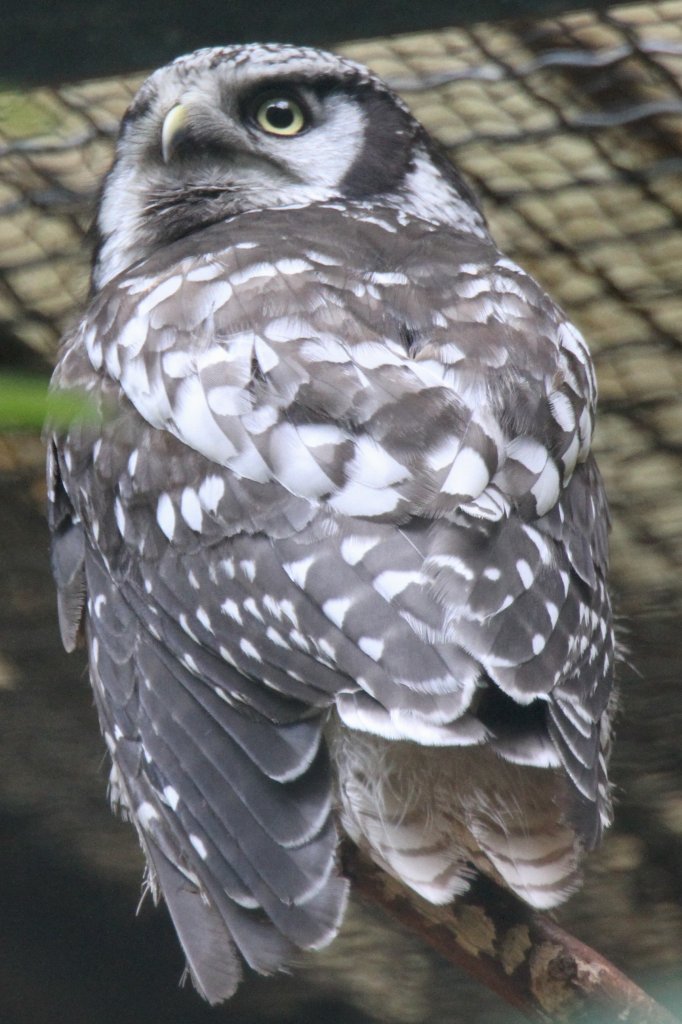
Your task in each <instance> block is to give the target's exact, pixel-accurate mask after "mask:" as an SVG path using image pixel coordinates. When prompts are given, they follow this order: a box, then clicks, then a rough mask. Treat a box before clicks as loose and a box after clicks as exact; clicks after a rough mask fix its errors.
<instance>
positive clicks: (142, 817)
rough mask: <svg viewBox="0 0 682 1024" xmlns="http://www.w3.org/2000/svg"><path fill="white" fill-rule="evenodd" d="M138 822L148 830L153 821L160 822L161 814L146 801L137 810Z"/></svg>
mask: <svg viewBox="0 0 682 1024" xmlns="http://www.w3.org/2000/svg"><path fill="white" fill-rule="evenodd" d="M137 820H138V821H139V823H140V825H141V826H142V828H144V829H148V828H149V825H150V823H151V822H152V821H158V820H159V812H158V811H157V810H156V808H155V807H154V805H153V804H150V803H149V801H148V800H144V801H143V802H142V803H141V804H140V806H139V807H138V808H137Z"/></svg>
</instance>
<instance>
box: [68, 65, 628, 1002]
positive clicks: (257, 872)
mask: <svg viewBox="0 0 682 1024" xmlns="http://www.w3.org/2000/svg"><path fill="white" fill-rule="evenodd" d="M97 236H98V242H97V246H96V251H95V255H94V264H93V270H92V291H91V297H90V302H89V305H88V308H87V310H86V311H85V313H84V315H83V317H82V319H81V321H80V323H79V324H78V325H77V326H76V327H75V328H74V329H73V330H72V331H71V332H70V333H69V334H68V335H67V336H66V338H65V339H64V341H63V344H62V348H61V354H60V357H59V362H58V365H57V368H56V371H55V374H54V378H53V384H52V387H53V389H54V391H56V392H57V393H69V394H70V393H75V394H78V395H80V396H83V397H84V401H85V405H86V407H87V413H86V414H83V415H78V416H75V417H74V418H73V421H72V422H70V423H67V424H64V423H57V422H55V423H53V424H52V425H51V426H50V427H49V429H48V442H49V455H48V478H49V519H50V526H51V531H52V562H53V568H54V575H55V578H56V582H57V587H58V610H59V621H60V626H61V634H62V638H63V642H64V645H65V647H66V649H67V650H72V649H73V648H74V647H76V646H77V645H78V644H79V643H81V642H82V643H83V644H84V645H85V646H86V648H87V652H88V659H89V667H90V678H91V681H92V686H93V691H94V696H95V702H96V706H97V710H98V714H99V720H100V724H101V729H102V733H103V735H104V740H105V742H106V745H107V747H108V750H109V753H110V755H111V775H110V791H111V798H112V801H113V803H114V804H115V805H117V806H118V807H119V808H120V809H121V811H122V812H123V813H124V814H125V815H126V816H127V817H128V818H129V819H130V820H131V821H132V822H133V824H134V825H135V828H136V829H137V833H138V835H139V839H140V842H141V845H142V848H143V851H144V853H145V856H146V860H147V865H148V876H147V877H148V884H149V887H150V888H151V891H152V893H153V894H154V896H155V898H157V899H158V898H160V897H161V896H162V897H163V898H164V899H165V902H166V903H167V906H168V910H169V911H170V915H171V917H172V920H173V923H174V925H175V928H176V931H177V934H178V937H179V940H180V943H181V944H182V947H183V950H184V953H185V957H186V960H187V964H188V967H189V971H190V973H191V976H192V978H193V980H194V983H195V985H196V987H197V988H198V990H199V991H200V992H201V993H202V994H203V995H204V996H205V997H206V998H207V999H208V1000H209V1001H210V1002H212V1003H214V1002H218V1001H220V1000H222V999H224V998H227V997H228V996H230V995H231V994H232V993H233V992H234V990H235V988H236V986H237V984H238V982H239V980H240V977H241V974H242V970H243V964H244V963H246V964H248V965H249V966H250V967H251V968H253V969H255V970H256V971H259V972H262V973H270V972H273V971H275V970H277V969H278V968H280V967H281V966H283V965H286V964H287V963H289V962H291V960H292V958H294V957H295V956H296V955H297V952H298V951H299V950H300V949H316V948H319V947H322V946H324V945H325V944H326V943H328V942H330V941H331V940H332V939H333V937H334V936H335V934H336V933H337V931H338V929H339V927H340V923H341V920H342V918H343V914H344V908H345V904H346V899H347V882H346V881H345V880H344V878H343V877H342V875H341V871H340V868H339V865H338V854H337V847H338V839H339V832H340V831H341V830H343V832H345V833H346V834H347V835H348V836H349V837H350V838H351V839H352V840H353V841H354V842H355V843H356V844H358V845H359V846H360V847H361V848H362V849H363V850H365V851H366V852H367V853H368V854H369V856H371V857H372V858H373V859H374V861H375V862H376V863H377V864H379V865H380V866H381V867H382V868H384V869H385V870H386V871H387V872H389V873H390V874H391V875H393V876H395V878H397V879H399V880H400V881H401V882H402V883H404V885H405V886H406V887H409V888H410V889H412V890H414V891H415V892H417V893H419V894H420V895H421V896H422V897H424V898H426V899H427V900H429V901H431V902H433V903H446V902H448V901H451V900H453V899H455V898H456V897H457V895H458V894H461V893H462V892H464V891H465V890H466V889H467V887H468V886H469V885H470V882H471V879H472V878H473V877H474V876H475V875H476V873H477V872H482V873H483V874H485V875H488V876H489V877H492V878H493V879H495V880H496V881H497V882H498V883H500V884H502V885H504V886H506V887H508V888H509V889H511V890H512V891H513V892H515V893H516V894H517V895H518V896H520V897H521V898H522V899H524V900H525V901H527V902H528V903H529V904H530V905H531V906H533V907H537V908H550V907H553V906H555V905H557V904H559V903H560V902H561V901H562V900H564V899H565V898H566V897H567V896H568V895H569V894H570V893H571V891H572V890H573V889H574V888H575V887H576V885H577V884H578V881H579V862H580V859H581V855H582V853H583V852H584V851H585V850H587V849H589V848H591V847H593V846H594V845H595V843H596V842H597V841H598V839H599V838H600V835H601V833H602V830H603V829H604V827H605V826H606V825H608V823H609V820H610V814H611V811H610V797H609V784H608V780H607V773H606V762H607V753H608V745H609V726H610V717H611V711H612V706H613V697H612V691H613V686H612V680H613V663H614V640H613V631H612V617H611V610H610V603H609V596H608V592H607V587H606V578H605V577H606V571H607V534H608V512H607V506H606V501H605V497H604V491H603V487H602V483H601V479H600V476H599V473H598V470H597V468H596V465H595V461H594V458H593V456H592V454H591V452H590V447H591V438H592V430H593V422H594V414H595V398H596V389H595V379H594V372H593V367H592V363H591V360H590V356H589V354H588V351H587V348H586V346H585V342H584V341H583V339H582V337H581V335H580V333H579V332H578V331H577V330H576V329H575V327H573V326H572V325H571V324H570V323H569V322H568V321H567V320H566V319H565V317H564V315H563V314H562V312H561V311H560V310H559V309H558V308H557V306H556V305H555V304H554V303H553V302H552V300H551V299H550V298H549V297H548V296H547V295H546V294H545V293H544V292H543V290H542V289H541V288H540V287H539V286H538V285H537V284H536V283H535V281H534V280H533V279H532V278H531V277H529V276H528V274H526V273H524V271H523V270H521V269H520V268H519V267H518V266H516V265H515V264H514V263H513V262H512V261H510V260H509V259H508V258H506V257H505V256H504V255H502V254H501V253H500V252H499V251H498V249H497V248H496V247H495V243H494V242H493V241H492V239H491V237H490V234H489V232H488V228H487V226H486V221H485V219H484V217H483V215H482V213H481V211H480V209H479V206H478V205H477V201H476V199H475V197H474V195H473V194H472V192H471V191H470V189H469V188H468V187H467V185H466V184H465V183H464V181H463V180H462V178H461V177H460V176H459V175H458V173H457V171H456V170H455V169H454V168H453V166H452V165H451V164H450V162H449V161H448V160H447V159H446V158H445V156H444V155H443V153H442V152H441V151H440V150H439V148H438V146H437V145H436V143H435V142H434V141H433V140H432V139H430V138H429V136H428V134H427V132H426V131H425V129H424V128H423V127H422V126H421V125H420V124H419V123H418V122H417V121H416V120H415V119H414V118H413V117H412V116H411V115H410V113H409V111H408V110H407V108H406V107H405V106H404V104H403V103H402V102H401V100H400V99H398V98H397V97H396V96H395V95H393V94H392V93H391V91H390V90H389V89H388V88H387V86H386V85H385V84H384V83H383V82H382V81H381V80H379V79H378V78H376V77H375V76H374V75H373V74H371V73H370V72H369V71H368V70H367V69H366V68H364V67H362V66H361V65H358V64H356V63H354V62H352V61H350V60H346V59H343V58H340V57H337V56H334V55H332V54H329V53H324V52H322V51H318V50H314V49H308V48H300V47H296V46H284V45H249V46H228V47H224V48H218V49H204V50H199V51H198V52H196V53H193V54H190V55H189V56H184V57H181V58H179V59H178V60H176V61H174V62H173V63H172V64H170V65H169V66H167V67H164V68H162V69H161V70H159V71H156V72H155V73H154V74H153V75H152V76H151V77H150V78H149V79H148V80H147V81H146V82H145V84H144V85H143V86H142V88H141V89H140V91H139V93H138V94H137V96H136V98H135V99H134V101H133V103H132V105H131V106H130V108H129V110H128V111H127V113H126V115H125V117H124V119H123V123H122V126H121V131H120V136H119V139H118V143H117V147H116V155H115V159H114V163H113V166H112V168H111V170H110V172H109V174H108V176H107V178H106V180H105V182H104V186H103V190H102V193H101V200H100V205H99V212H98V215H97Z"/></svg>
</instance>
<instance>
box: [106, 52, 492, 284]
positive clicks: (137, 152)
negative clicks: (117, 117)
mask: <svg viewBox="0 0 682 1024" xmlns="http://www.w3.org/2000/svg"><path fill="white" fill-rule="evenodd" d="M320 202H341V203H345V204H350V203H352V204H355V205H356V206H357V204H358V203H360V204H362V203H364V204H367V205H368V207H370V208H371V206H373V205H375V204H377V203H378V204H382V203H383V204H386V205H392V206H394V207H395V206H398V207H399V208H401V209H404V210H405V211H406V213H409V214H410V215H411V216H417V217H423V218H424V219H427V220H435V221H441V222H445V223H449V224H453V225H455V226H457V227H460V228H461V229H462V230H466V231H474V232H475V233H477V234H485V227H484V222H483V218H482V216H481V214H480V211H479V210H478V207H477V204H476V201H475V199H474V197H473V195H472V194H471V192H470V190H469V188H468V187H467V186H466V185H465V184H464V182H463V181H462V180H461V178H460V177H459V175H458V174H457V173H456V171H455V170H454V168H453V167H452V165H451V164H450V163H449V161H448V160H447V159H446V158H445V157H444V156H443V154H442V153H441V151H440V149H439V148H438V146H437V145H436V144H435V143H434V142H433V140H431V139H430V138H429V136H428V135H427V133H426V131H425V130H424V128H423V127H422V126H421V125H420V124H419V123H418V122H417V121H416V120H415V119H414V118H413V117H412V116H411V114H410V113H409V111H408V109H407V107H406V106H405V105H404V103H403V102H402V101H401V100H400V99H399V98H398V97H397V96H396V95H395V94H394V93H393V92H391V90H390V89H389V88H388V87H387V86H386V85H385V84H384V83H383V82H382V81H381V80H380V79H379V78H377V77H376V76H375V75H373V74H371V72H370V71H368V70H367V68H365V67H363V66H362V65H360V64H356V63H355V62H354V61H351V60H346V59H344V58H341V57H338V56H336V55H334V54H331V53H326V52H324V51H321V50H315V49H310V48H306V47H297V46H284V45H275V44H271V45H260V44H252V45H249V46H230V47H224V48H215V49H204V50H198V51H197V52H196V53H192V54H189V55H188V56H185V57H180V58H179V59H178V60H175V61H173V63H172V64H169V65H168V66H167V67H164V68H161V69H160V70H158V71H156V72H154V74H153V75H151V76H150V77H149V78H148V79H147V81H146V82H145V83H144V84H143V85H142V87H141V89H140V90H139V92H138V94H137V96H136V97H135V99H134V100H133V102H132V104H131V105H130V107H129V109H128V111H127V113H126V115H125V117H124V119H123V122H122V125H121V131H120V134H119V138H118V142H117V146H116V156H115V160H114V164H113V167H112V169H111V171H110V172H109V174H108V176H107V178H106V180H105V183H104V187H103V191H102V197H101V202H100V207H99V213H98V217H97V225H96V230H97V236H98V244H97V250H96V257H95V262H94V269H93V288H94V290H95V291H96V290H98V289H99V288H101V287H102V285H103V284H105V283H106V281H108V280H109V279H111V278H112V277H114V276H116V275H117V274H119V273H121V272H122V271H124V270H125V269H126V268H128V267H129V266H131V265H132V264H134V263H137V262H138V261H139V260H141V259H144V258H145V257H146V256H149V255H151V254H152V253H155V252H157V251H158V250H159V249H160V248H162V247H163V246H164V245H167V244H168V243H170V242H172V241H175V240H176V239H179V238H182V237H185V236H187V235H190V234H192V233H193V232H195V231H197V230H200V229H201V228H202V227H205V226H207V225H210V224H215V223H218V222H221V221H225V220H228V219H230V218H232V217H234V216H237V215H239V214H241V213H245V212H249V211H254V210H267V209H269V208H272V207H292V208H295V209H300V208H301V207H305V206H308V205H310V204H312V203H320ZM294 225H295V221H292V231H295V226H294Z"/></svg>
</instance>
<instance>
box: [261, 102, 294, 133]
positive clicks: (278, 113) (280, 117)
mask: <svg viewBox="0 0 682 1024" xmlns="http://www.w3.org/2000/svg"><path fill="white" fill-rule="evenodd" d="M265 116H266V118H267V120H268V123H269V124H271V125H272V127H273V128H279V129H284V128H291V126H292V124H293V123H294V112H293V110H292V109H291V104H290V103H289V100H273V101H272V103H269V104H268V107H267V110H266V111H265Z"/></svg>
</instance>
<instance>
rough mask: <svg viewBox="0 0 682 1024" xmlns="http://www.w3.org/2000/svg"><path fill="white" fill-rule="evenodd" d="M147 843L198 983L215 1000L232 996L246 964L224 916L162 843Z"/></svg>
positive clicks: (197, 985) (216, 1001) (199, 988)
mask: <svg viewBox="0 0 682 1024" xmlns="http://www.w3.org/2000/svg"><path fill="white" fill-rule="evenodd" d="M146 845H147V852H148V854H149V859H150V862H151V864H153V871H154V873H155V875H156V882H157V885H158V887H159V888H160V889H161V890H162V892H163V895H164V896H165V899H166V903H167V905H168V910H169V912H170V915H171V918H172V920H173V924H174V925H175V930H176V932H177V935H178V938H179V939H180V942H181V944H182V948H183V950H184V953H185V957H186V958H187V965H188V967H189V971H190V974H191V977H192V981H193V982H194V985H195V987H196V988H197V990H198V991H199V992H200V993H201V995H202V996H203V997H204V998H205V999H206V1000H208V1002H209V1003H211V1004H214V1003H219V1002H221V1001H222V1000H223V999H229V997H230V996H231V995H233V994H234V992H235V991H236V989H237V986H238V985H239V982H240V980H241V976H242V968H241V961H240V958H239V957H238V956H237V953H236V950H235V947H234V943H233V942H232V937H231V934H230V930H229V929H228V928H227V926H226V924H225V921H224V919H223V917H222V916H221V914H220V912H219V911H218V910H217V909H216V908H215V907H214V906H213V905H212V904H209V903H207V902H205V901H204V900H203V899H202V896H201V893H200V892H199V890H198V889H197V888H196V886H194V885H192V883H191V882H190V881H189V880H188V879H187V878H186V877H185V875H183V874H182V872H181V871H179V870H178V868H177V867H176V866H175V864H173V863H172V862H171V861H169V860H168V858H167V857H166V856H165V855H164V854H163V853H162V852H161V850H160V849H159V847H158V846H156V845H154V846H153V848H151V845H150V844H146Z"/></svg>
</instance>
